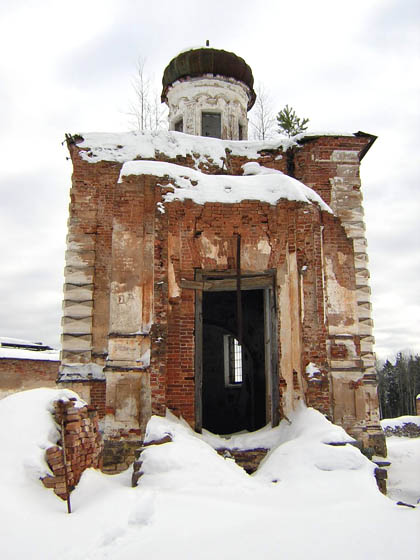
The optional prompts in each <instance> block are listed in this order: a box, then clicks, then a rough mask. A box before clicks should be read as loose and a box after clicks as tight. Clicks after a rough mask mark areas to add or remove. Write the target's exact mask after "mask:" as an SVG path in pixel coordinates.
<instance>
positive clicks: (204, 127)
mask: <svg viewBox="0 0 420 560" xmlns="http://www.w3.org/2000/svg"><path fill="white" fill-rule="evenodd" d="M201 135H202V136H210V137H211V138H221V137H222V116H221V114H220V113H202V115H201Z"/></svg>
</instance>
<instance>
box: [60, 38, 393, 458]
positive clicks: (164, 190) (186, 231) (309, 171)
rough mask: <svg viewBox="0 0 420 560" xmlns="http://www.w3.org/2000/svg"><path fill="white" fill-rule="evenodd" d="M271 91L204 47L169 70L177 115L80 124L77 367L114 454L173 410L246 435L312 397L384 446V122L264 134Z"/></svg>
mask: <svg viewBox="0 0 420 560" xmlns="http://www.w3.org/2000/svg"><path fill="white" fill-rule="evenodd" d="M255 97H256V96H255V92H254V89H253V76H252V71H251V69H250V67H249V66H248V65H247V64H246V62H245V61H244V60H243V59H242V58H240V57H238V56H236V55H235V54H233V53H230V52H226V51H223V50H216V49H213V48H199V49H192V50H189V51H186V52H183V53H181V54H179V55H178V56H177V57H175V58H174V59H173V60H172V61H171V62H170V63H169V65H168V66H167V68H166V69H165V72H164V75H163V90H162V101H163V102H165V103H166V104H167V105H168V107H169V131H159V132H132V133H125V134H104V133H97V134H78V135H74V136H68V137H67V143H68V148H69V151H70V154H71V159H72V162H73V168H74V172H73V183H72V188H71V202H70V217H69V222H68V238H67V253H66V269H65V286H64V304H63V337H62V356H61V369H60V374H59V381H60V382H61V383H62V384H63V385H64V386H67V387H70V388H73V389H75V390H76V391H77V392H78V393H79V394H80V395H81V396H82V397H83V398H84V399H85V400H87V402H88V403H91V404H96V405H97V406H98V407H99V412H100V416H101V417H102V421H101V422H102V427H103V431H104V437H105V440H106V441H105V448H106V453H108V459H107V458H105V461H107V460H108V461H109V462H112V461H114V462H116V463H118V462H120V463H121V462H123V459H124V456H126V457H128V456H130V450H131V449H133V448H134V447H136V446H138V445H139V441H141V440H142V438H143V437H144V431H145V427H146V423H147V421H148V419H149V418H150V416H151V414H158V415H164V414H165V411H166V409H169V410H170V411H171V412H172V413H174V414H175V415H177V416H182V417H183V418H184V419H185V420H186V421H187V422H188V423H189V424H190V425H191V426H192V427H194V428H195V429H196V430H197V431H201V430H202V429H208V430H210V431H212V432H215V433H218V434H228V433H232V432H237V431H240V430H257V429H259V428H261V427H262V426H265V425H266V424H271V425H273V426H275V425H277V424H278V423H279V421H280V420H281V419H282V418H284V417H287V415H288V414H289V413H290V411H292V410H293V409H294V408H295V407H296V406H299V403H304V404H306V405H307V406H312V407H314V408H316V409H318V410H319V411H321V412H322V413H324V414H325V415H326V416H327V417H328V418H329V419H331V420H332V421H333V422H335V423H337V424H339V425H341V426H343V427H344V428H345V429H346V430H347V431H348V432H349V433H350V434H351V435H352V436H354V437H355V438H356V439H358V440H359V441H360V442H361V443H362V444H363V445H364V446H365V447H370V448H373V449H375V451H376V453H381V449H382V450H383V435H382V432H381V429H380V426H379V413H378V401H377V395H376V375H375V368H374V355H373V350H372V344H373V338H372V319H371V306H370V301H369V299H370V289H369V285H368V281H369V272H368V268H367V254H366V238H365V228H364V223H363V208H362V194H361V190H360V178H359V166H360V162H361V160H362V159H363V157H364V156H365V155H366V153H367V152H368V150H369V149H370V147H371V146H372V144H373V142H374V141H375V139H376V137H375V136H373V135H371V134H366V133H364V132H355V133H354V134H343V135H340V134H316V135H314V134H301V135H299V136H297V137H294V138H291V139H289V138H285V137H281V136H278V137H276V138H275V139H271V140H268V141H267V140H266V141H261V142H250V141H248V140H247V137H248V120H247V111H249V109H251V107H252V106H253V104H254V102H255ZM107 450H108V451H107ZM113 453H114V455H113ZM124 454H125V455H124ZM106 457H107V456H106Z"/></svg>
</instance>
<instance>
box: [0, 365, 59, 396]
mask: <svg viewBox="0 0 420 560" xmlns="http://www.w3.org/2000/svg"><path fill="white" fill-rule="evenodd" d="M58 367H59V362H55V361H50V360H17V359H11V358H0V397H1V395H2V394H3V395H6V394H8V393H14V392H17V391H24V390H27V389H36V388H37V387H55V383H56V380H57V375H58Z"/></svg>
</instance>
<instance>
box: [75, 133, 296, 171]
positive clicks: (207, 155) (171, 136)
mask: <svg viewBox="0 0 420 560" xmlns="http://www.w3.org/2000/svg"><path fill="white" fill-rule="evenodd" d="M78 136H81V137H82V138H83V141H82V142H78V143H77V145H78V146H79V147H80V148H86V150H87V151H84V150H82V151H81V157H82V158H83V159H84V160H85V161H88V162H89V163H96V162H98V161H116V162H119V163H125V162H126V161H131V160H135V159H154V158H155V157H156V153H157V152H160V153H163V154H165V155H166V156H168V157H170V158H176V156H183V157H186V156H187V155H190V156H191V157H192V158H193V159H194V160H195V163H196V166H198V165H199V164H200V163H208V161H209V160H213V162H214V163H215V164H216V165H220V166H221V165H223V163H224V159H225V158H226V149H228V150H230V151H231V153H232V154H233V155H237V156H245V157H247V158H248V159H257V158H258V157H259V152H261V151H264V150H275V149H278V148H281V149H283V150H287V149H288V148H290V147H291V146H296V142H295V141H294V140H293V139H290V138H286V137H285V136H280V135H277V136H276V137H275V138H273V139H271V140H263V141H257V142H251V141H249V142H248V141H243V140H241V141H239V140H220V139H219V138H207V137H204V136H193V135H190V134H184V133H182V132H174V131H167V130H159V131H156V132H147V131H140V132H120V133H105V132H92V133H86V134H85V133H83V134H80V135H78Z"/></svg>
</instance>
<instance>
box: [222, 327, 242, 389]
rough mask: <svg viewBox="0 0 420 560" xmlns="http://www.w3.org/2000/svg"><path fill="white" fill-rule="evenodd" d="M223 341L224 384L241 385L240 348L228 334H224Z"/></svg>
mask: <svg viewBox="0 0 420 560" xmlns="http://www.w3.org/2000/svg"><path fill="white" fill-rule="evenodd" d="M224 339H225V340H224V342H225V348H224V349H225V380H226V384H227V385H238V384H240V383H242V347H241V345H240V344H239V342H238V340H237V339H236V338H235V337H234V336H232V335H230V334H226V335H225V337H224Z"/></svg>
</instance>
